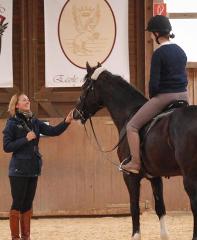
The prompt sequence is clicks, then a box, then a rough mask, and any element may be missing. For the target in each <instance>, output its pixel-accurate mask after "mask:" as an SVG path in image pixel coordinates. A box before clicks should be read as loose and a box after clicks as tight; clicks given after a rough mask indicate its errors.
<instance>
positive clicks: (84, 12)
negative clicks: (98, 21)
mask: <svg viewBox="0 0 197 240" xmlns="http://www.w3.org/2000/svg"><path fill="white" fill-rule="evenodd" d="M78 10H79V12H80V14H81V16H83V17H89V16H90V15H91V13H92V11H94V8H91V7H87V6H85V7H81V8H79V9H78Z"/></svg>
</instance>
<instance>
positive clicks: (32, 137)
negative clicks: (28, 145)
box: [26, 131, 36, 141]
mask: <svg viewBox="0 0 197 240" xmlns="http://www.w3.org/2000/svg"><path fill="white" fill-rule="evenodd" d="M26 138H27V140H28V141H31V140H33V139H35V138H36V134H35V133H34V132H33V131H31V132H28V133H27V136H26Z"/></svg>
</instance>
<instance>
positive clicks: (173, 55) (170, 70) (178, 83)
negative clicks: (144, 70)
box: [122, 15, 188, 173]
mask: <svg viewBox="0 0 197 240" xmlns="http://www.w3.org/2000/svg"><path fill="white" fill-rule="evenodd" d="M146 30H147V31H149V32H151V37H152V39H153V40H154V41H155V42H156V43H157V44H158V48H157V49H156V50H155V51H154V53H153V55H152V60H151V69H150V81H149V96H150V100H149V101H147V102H146V103H145V104H144V105H143V106H142V107H141V108H140V109H139V110H138V111H137V113H136V114H135V115H134V116H133V117H132V118H131V119H130V120H129V122H128V124H127V139H128V143H129V148H130V154H131V161H130V162H129V163H127V164H125V165H123V166H122V168H123V169H124V170H126V171H129V172H133V173H139V170H140V167H141V159H140V138H139V130H140V128H141V127H142V126H144V125H145V124H146V123H147V122H149V121H150V120H151V119H152V118H153V117H155V116H156V115H157V114H159V113H160V112H161V111H162V110H163V109H164V107H165V106H167V105H168V104H169V103H171V102H172V101H175V100H185V101H188V94H187V84H188V80H187V74H186V63H187V56H186V54H185V52H184V51H183V49H182V48H181V47H179V46H178V45H177V44H175V43H173V42H171V41H170V38H174V37H175V36H174V34H171V33H170V32H171V30H172V27H171V24H170V21H169V19H168V18H167V17H165V16H162V15H156V16H154V17H152V18H151V19H150V20H149V22H148V26H147V29H146Z"/></svg>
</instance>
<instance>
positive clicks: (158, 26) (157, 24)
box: [146, 15, 175, 44]
mask: <svg viewBox="0 0 197 240" xmlns="http://www.w3.org/2000/svg"><path fill="white" fill-rule="evenodd" d="M171 30H172V26H171V24H170V21H169V19H168V18H167V17H165V16H163V15H156V16H153V17H152V18H151V19H150V20H149V22H148V25H147V28H146V31H149V32H152V33H153V34H154V35H155V39H156V42H157V43H158V44H160V42H159V38H160V37H162V36H165V35H168V34H169V37H170V38H174V37H175V35H174V34H173V33H172V34H170V32H171ZM156 32H157V33H159V35H156Z"/></svg>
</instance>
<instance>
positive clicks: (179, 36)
mask: <svg viewBox="0 0 197 240" xmlns="http://www.w3.org/2000/svg"><path fill="white" fill-rule="evenodd" d="M164 2H165V3H166V4H167V13H168V17H169V18H170V22H171V24H172V30H173V31H172V32H173V33H174V34H175V38H174V39H173V41H174V42H175V43H177V44H178V45H180V46H181V47H182V48H183V49H184V51H185V52H186V54H187V58H188V67H195V68H196V67H197V30H196V29H197V1H196V0H173V1H172V0H164Z"/></svg>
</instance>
